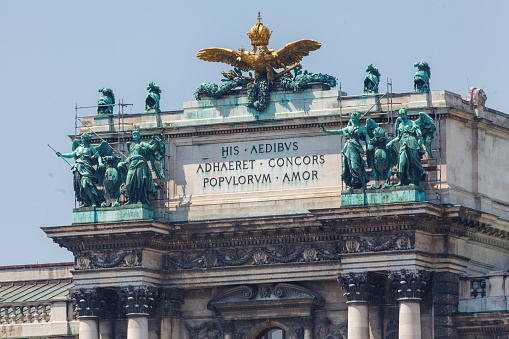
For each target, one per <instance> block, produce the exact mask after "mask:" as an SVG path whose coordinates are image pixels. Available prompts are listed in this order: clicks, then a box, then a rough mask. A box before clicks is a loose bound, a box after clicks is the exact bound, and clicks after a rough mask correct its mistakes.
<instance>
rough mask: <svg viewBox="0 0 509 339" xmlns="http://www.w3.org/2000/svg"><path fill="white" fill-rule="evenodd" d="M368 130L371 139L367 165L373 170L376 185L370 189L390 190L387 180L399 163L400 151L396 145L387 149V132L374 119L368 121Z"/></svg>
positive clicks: (367, 153) (372, 174)
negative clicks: (392, 169)
mask: <svg viewBox="0 0 509 339" xmlns="http://www.w3.org/2000/svg"><path fill="white" fill-rule="evenodd" d="M366 129H367V131H368V135H369V137H370V138H371V142H370V144H369V146H368V148H367V152H366V155H367V157H366V158H367V163H368V167H369V168H371V176H372V177H373V179H375V183H374V184H373V185H371V187H370V188H388V187H389V184H387V180H389V177H390V176H391V168H392V167H393V166H396V165H397V163H398V151H397V150H396V147H395V146H394V145H391V146H389V147H387V141H388V139H387V137H386V136H385V130H384V129H383V128H381V127H380V126H378V124H377V123H376V122H375V121H374V120H372V119H366Z"/></svg>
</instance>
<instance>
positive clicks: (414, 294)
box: [389, 270, 431, 299]
mask: <svg viewBox="0 0 509 339" xmlns="http://www.w3.org/2000/svg"><path fill="white" fill-rule="evenodd" d="M430 276H431V275H430V272H426V271H425V270H420V271H407V270H401V271H400V272H392V273H390V274H389V278H390V279H391V280H392V286H391V287H392V293H393V294H395V295H396V297H397V298H398V299H403V298H412V299H422V297H423V296H424V293H425V292H426V288H427V285H428V282H429V281H430Z"/></svg>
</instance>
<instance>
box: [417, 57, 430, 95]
mask: <svg viewBox="0 0 509 339" xmlns="http://www.w3.org/2000/svg"><path fill="white" fill-rule="evenodd" d="M414 67H417V71H416V72H415V75H414V92H429V91H430V87H429V79H430V78H431V68H430V67H429V65H428V63H427V62H424V61H421V62H416V63H414Z"/></svg>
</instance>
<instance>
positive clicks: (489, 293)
mask: <svg viewBox="0 0 509 339" xmlns="http://www.w3.org/2000/svg"><path fill="white" fill-rule="evenodd" d="M508 301H509V272H490V273H488V274H486V275H483V276H468V277H462V278H460V298H459V311H460V312H463V313H471V312H492V311H508V310H509V303H508Z"/></svg>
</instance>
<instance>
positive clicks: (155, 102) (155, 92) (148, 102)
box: [145, 82, 162, 113]
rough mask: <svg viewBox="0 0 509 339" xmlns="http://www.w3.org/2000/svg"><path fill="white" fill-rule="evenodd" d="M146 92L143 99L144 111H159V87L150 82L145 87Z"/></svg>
mask: <svg viewBox="0 0 509 339" xmlns="http://www.w3.org/2000/svg"><path fill="white" fill-rule="evenodd" d="M147 90H148V94H147V98H146V99H145V113H159V112H160V109H159V101H160V100H161V92H162V91H161V89H160V88H159V86H157V85H156V84H155V83H153V82H151V83H149V84H148V87H147Z"/></svg>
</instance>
